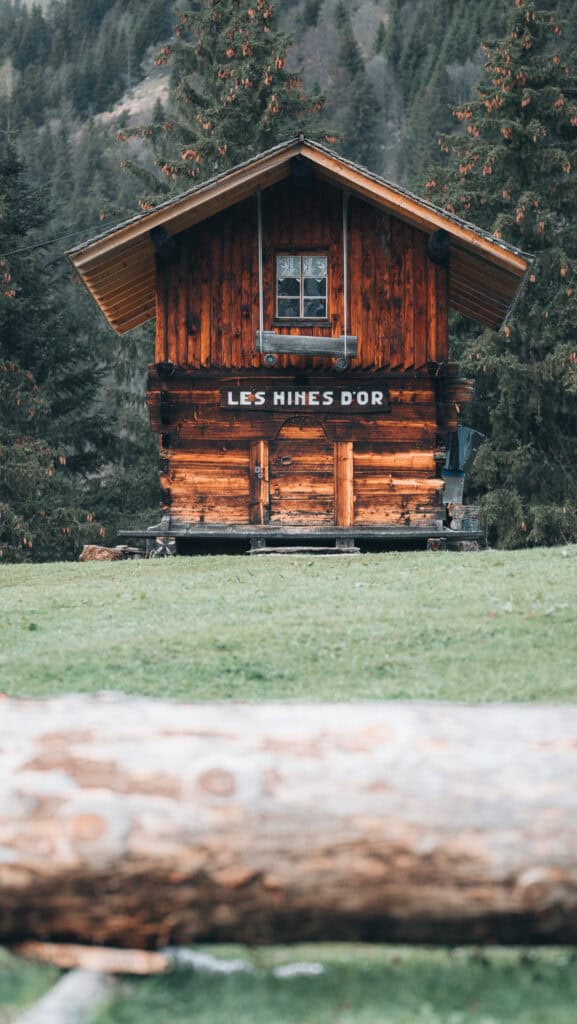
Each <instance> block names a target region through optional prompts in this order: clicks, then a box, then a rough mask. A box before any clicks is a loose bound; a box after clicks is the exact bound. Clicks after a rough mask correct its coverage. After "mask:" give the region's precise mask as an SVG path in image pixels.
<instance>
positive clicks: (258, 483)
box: [250, 441, 270, 526]
mask: <svg viewBox="0 0 577 1024" xmlns="http://www.w3.org/2000/svg"><path fill="white" fill-rule="evenodd" d="M269 501H270V497H269V458H268V441H257V442H256V443H255V444H251V446H250V521H251V523H254V524H255V525H258V526H262V525H263V524H264V523H266V522H268V506H269Z"/></svg>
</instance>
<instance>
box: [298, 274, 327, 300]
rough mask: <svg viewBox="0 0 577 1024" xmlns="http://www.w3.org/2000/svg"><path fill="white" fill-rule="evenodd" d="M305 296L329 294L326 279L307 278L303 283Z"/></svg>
mask: <svg viewBox="0 0 577 1024" xmlns="http://www.w3.org/2000/svg"><path fill="white" fill-rule="evenodd" d="M303 287H304V293H305V295H322V296H325V295H326V294H327V280H326V277H321V278H318V279H317V278H314V277H305V279H304V282H303Z"/></svg>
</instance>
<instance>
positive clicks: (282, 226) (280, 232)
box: [156, 179, 448, 370]
mask: <svg viewBox="0 0 577 1024" xmlns="http://www.w3.org/2000/svg"><path fill="white" fill-rule="evenodd" d="M262 204H263V222H264V267H263V270H264V298H265V322H264V327H265V330H271V329H273V326H274V324H273V321H274V318H275V287H276V284H275V267H276V253H277V252H279V251H283V250H291V249H292V250H297V251H305V250H311V249H312V250H315V249H318V250H323V251H326V252H327V253H328V263H329V279H328V300H329V302H328V306H329V317H330V323H328V324H324V325H319V326H318V327H310V326H307V327H306V328H305V327H299V326H296V327H295V326H293V327H279V326H274V329H275V330H276V331H278V332H280V333H282V334H289V335H302V334H307V335H311V336H317V337H332V338H339V337H340V336H341V335H342V334H343V333H344V328H345V324H344V307H343V238H342V193H341V192H340V190H338V189H336V188H334V187H333V186H331V185H329V184H327V183H323V182H319V181H313V182H312V184H311V185H310V187H308V188H304V189H303V188H300V189H299V188H297V187H296V186H295V184H294V182H293V181H292V180H291V179H289V180H287V181H285V182H282V183H280V184H278V185H275V186H274V187H273V188H271V189H268V190H266V191H265V192H264V193H263V197H262ZM349 221H350V223H349V299H350V301H349V316H348V333H349V334H351V335H355V336H357V337H358V356H357V358H356V359H354V360H353V363H352V365H353V367H358V368H381V367H387V368H392V369H399V370H403V369H404V370H410V369H413V368H416V369H419V368H422V367H424V366H425V365H426V364H427V362H428V361H430V360H433V361H438V362H442V361H444V360H446V359H447V351H448V301H447V284H448V281H447V269H446V268H444V267H439V266H435V265H434V264H433V263H431V261H430V260H429V259H428V257H427V254H426V248H427V236H426V235H425V234H423V233H422V232H420V231H418V230H417V229H415V228H412V227H410V226H408V225H405V224H404V223H403V222H402V221H399V220H397V219H396V218H394V217H390V216H389V215H388V214H386V213H384V212H383V211H381V210H377V209H376V208H374V207H372V206H369V205H368V204H367V203H365V202H363V201H361V200H359V199H356V198H351V200H350V203H349ZM156 323H157V347H156V359H157V361H158V362H163V361H166V360H171V361H172V362H174V363H175V364H177V365H178V366H190V367H205V368H207V367H222V368H225V369H226V368H229V369H230V368H235V369H236V368H243V367H244V368H248V367H255V368H256V367H258V366H260V365H261V363H262V358H261V356H260V355H259V354H258V353H257V345H256V335H257V331H258V328H259V302H258V246H257V207H256V199H255V198H251V199H248V200H246V201H244V202H242V203H240V204H239V205H238V206H235V207H233V208H231V209H230V210H227V211H225V212H224V213H221V214H218V215H217V216H215V217H213V218H211V219H210V220H207V221H205V222H203V223H202V224H199V225H197V226H196V227H194V228H192V229H191V230H190V231H187V232H184V233H183V234H182V235H179V236H177V237H176V239H175V249H174V250H173V251H172V252H170V253H169V255H168V256H167V257H166V258H163V257H159V263H158V273H157V320H156ZM308 323H310V321H309V322H308ZM279 366H280V367H281V368H287V367H294V368H301V369H302V368H304V367H308V368H311V367H312V368H314V369H317V370H319V369H321V368H323V367H325V368H330V367H331V366H332V360H331V359H328V358H323V357H310V358H309V357H307V358H306V359H305V358H304V357H302V356H296V355H294V356H293V355H282V356H280V357H279Z"/></svg>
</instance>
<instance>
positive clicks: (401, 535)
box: [118, 523, 485, 554]
mask: <svg viewBox="0 0 577 1024" xmlns="http://www.w3.org/2000/svg"><path fill="white" fill-rule="evenodd" d="M118 537H119V539H121V540H124V539H126V538H132V539H134V540H146V541H148V542H149V543H150V542H153V543H160V544H162V545H164V546H165V547H167V548H168V547H169V546H172V547H173V548H174V549H175V550H177V549H178V548H180V549H181V550H183V549H185V548H186V546H187V542H188V543H189V544H194V545H206V546H207V547H209V546H210V545H211V544H223V543H230V544H233V543H235V542H236V543H238V544H239V545H242V544H246V545H247V547H250V548H253V549H255V548H265V547H267V546H269V545H270V546H275V547H279V546H281V545H282V546H290V545H299V546H302V545H307V544H316V545H322V546H325V547H326V546H327V545H329V544H334V545H335V547H342V548H347V547H362V546H363V544H370V545H371V546H377V545H379V546H380V545H382V546H383V547H384V548H385V547H388V546H390V547H394V546H395V545H396V544H419V543H421V544H423V545H425V544H427V542H428V541H429V540H439V541H446V542H447V543H449V544H453V543H457V542H460V541H476V542H478V543H483V542H484V540H485V535H484V533H483V531H481V530H449V529H448V528H446V527H440V528H438V529H432V528H425V529H423V528H422V527H409V526H382V527H351V528H344V527H338V526H331V527H290V528H287V527H285V528H280V527H278V526H235V525H231V526H226V525H212V524H211V525H205V524H194V525H192V524H191V525H188V526H187V525H184V526H183V525H171V524H162V523H160V524H158V525H156V526H151V527H149V528H148V529H146V530H142V529H140V530H138V529H134V530H120V531H119V533H118ZM166 553H167V554H168V553H169V551H168V550H167V551H166Z"/></svg>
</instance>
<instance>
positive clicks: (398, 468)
mask: <svg viewBox="0 0 577 1024" xmlns="http://www.w3.org/2000/svg"><path fill="white" fill-rule="evenodd" d="M292 379H293V378H292V374H291V372H290V371H285V372H284V374H282V373H272V372H270V371H259V372H258V373H255V372H254V371H252V372H250V371H249V372H247V371H245V372H244V373H242V372H241V373H239V374H237V375H234V376H227V375H226V374H222V373H220V374H219V373H215V372H214V371H211V372H207V371H204V372H203V371H191V370H185V369H178V370H176V371H175V372H174V374H173V375H172V376H163V375H162V374H159V372H158V371H157V370H156V368H151V372H150V376H149V391H148V403H149V408H150V416H151V425H152V429H153V430H154V431H156V432H157V433H158V434H159V435H160V437H161V468H162V477H161V482H162V495H163V505H164V510H165V511H166V512H167V513H170V515H171V518H172V522H173V523H174V524H178V523H181V524H184V523H188V524H200V523H203V524H219V523H220V524H245V525H249V524H263V525H265V524H271V525H274V524H278V525H279V526H282V527H286V528H290V527H291V526H294V527H295V528H298V527H302V526H304V525H309V526H315V525H316V526H330V525H335V526H343V527H350V528H354V527H355V526H359V527H362V526H377V525H382V526H389V525H399V526H412V527H414V526H417V527H423V528H426V527H430V528H438V526H439V523H440V521H441V520H442V518H443V509H442V502H441V494H440V492H441V489H442V479H441V478H440V476H439V459H438V450H439V445H441V444H442V439H443V435H444V434H445V433H446V431H447V429H454V427H455V426H456V421H457V415H458V404H459V402H460V401H463V400H466V398H467V397H468V394H469V393H470V385H469V384H468V382H466V381H463V380H461V379H460V378H459V377H458V375H457V368H456V367H454V366H450V367H449V368H448V370H447V371H446V372H445V373H444V374H442V375H441V374H438V373H436V372H435V371H421V372H419V373H418V372H416V371H414V370H413V371H411V372H409V371H403V372H399V373H397V374H386V375H383V374H381V375H380V376H379V377H378V378H375V377H374V376H373V374H371V373H365V374H362V373H360V374H357V375H350V376H347V378H346V381H344V382H343V383H346V384H347V385H348V386H350V387H352V388H354V387H355V386H357V387H359V386H365V387H366V386H367V382H368V381H374V380H375V379H378V380H379V384H380V385H381V386H385V387H386V388H387V389H388V392H389V396H390V410H389V411H387V412H383V413H380V412H374V413H372V414H366V415H364V416H360V415H359V416H357V415H351V414H348V415H345V414H342V413H341V414H340V415H339V413H338V411H336V410H334V411H333V410H328V409H327V410H322V411H319V412H318V413H309V414H302V413H301V414H299V412H298V409H296V410H288V409H284V410H278V411H276V410H274V411H271V410H261V409H256V408H251V409H247V410H238V411H237V410H231V409H226V408H222V407H221V391H222V389H223V388H225V389H226V388H227V387H237V386H239V385H241V386H242V387H245V388H258V387H261V388H262V387H264V386H268V387H270V388H282V387H283V385H284V386H286V385H287V383H290V381H291V380H292ZM341 382H342V378H341V379H340V380H339V383H341ZM308 383H309V386H310V387H311V388H317V387H318V388H319V389H321V388H323V387H327V386H331V385H333V386H334V384H335V378H334V376H329V375H327V374H325V375H324V376H321V375H313V374H311V375H310V378H309V382H308Z"/></svg>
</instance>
